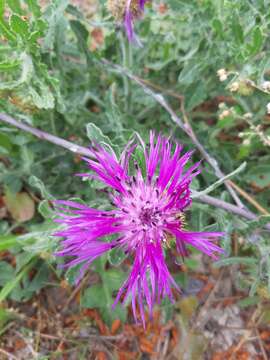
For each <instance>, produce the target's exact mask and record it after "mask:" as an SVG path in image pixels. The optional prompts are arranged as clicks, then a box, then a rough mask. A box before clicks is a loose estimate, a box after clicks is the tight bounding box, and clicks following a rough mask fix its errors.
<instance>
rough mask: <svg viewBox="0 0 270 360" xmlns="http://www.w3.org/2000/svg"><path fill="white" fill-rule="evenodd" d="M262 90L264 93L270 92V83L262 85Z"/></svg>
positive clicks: (265, 82)
mask: <svg viewBox="0 0 270 360" xmlns="http://www.w3.org/2000/svg"><path fill="white" fill-rule="evenodd" d="M262 89H263V90H264V91H270V81H264V82H263V83H262Z"/></svg>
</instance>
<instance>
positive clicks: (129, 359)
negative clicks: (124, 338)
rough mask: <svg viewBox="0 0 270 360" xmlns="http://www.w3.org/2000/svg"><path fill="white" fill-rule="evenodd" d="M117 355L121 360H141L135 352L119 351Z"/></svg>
mask: <svg viewBox="0 0 270 360" xmlns="http://www.w3.org/2000/svg"><path fill="white" fill-rule="evenodd" d="M117 354H118V359H119V360H134V359H138V358H139V354H138V353H135V352H129V351H118V353H117Z"/></svg>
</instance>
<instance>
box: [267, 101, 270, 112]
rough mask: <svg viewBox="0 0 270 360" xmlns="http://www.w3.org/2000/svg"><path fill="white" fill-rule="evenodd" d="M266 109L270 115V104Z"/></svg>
mask: <svg viewBox="0 0 270 360" xmlns="http://www.w3.org/2000/svg"><path fill="white" fill-rule="evenodd" d="M266 109H267V114H270V103H268V104H267V105H266Z"/></svg>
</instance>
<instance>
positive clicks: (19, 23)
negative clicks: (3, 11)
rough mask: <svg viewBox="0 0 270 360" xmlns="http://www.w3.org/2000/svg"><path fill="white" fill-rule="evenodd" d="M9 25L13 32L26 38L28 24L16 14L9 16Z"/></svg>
mask: <svg viewBox="0 0 270 360" xmlns="http://www.w3.org/2000/svg"><path fill="white" fill-rule="evenodd" d="M10 27H11V30H13V31H14V32H15V33H17V34H19V35H20V36H21V37H22V38H24V39H26V38H27V37H28V36H29V24H28V23H27V21H25V20H22V18H21V17H20V16H18V15H16V14H13V15H11V17H10Z"/></svg>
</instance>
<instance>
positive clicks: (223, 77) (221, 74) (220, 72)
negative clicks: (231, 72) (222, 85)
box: [217, 69, 228, 82]
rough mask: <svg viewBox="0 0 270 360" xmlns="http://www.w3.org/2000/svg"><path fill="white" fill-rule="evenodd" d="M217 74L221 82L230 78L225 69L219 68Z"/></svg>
mask: <svg viewBox="0 0 270 360" xmlns="http://www.w3.org/2000/svg"><path fill="white" fill-rule="evenodd" d="M217 76H218V77H219V80H220V81H221V82H223V81H226V80H227V79H228V73H227V71H226V70H225V69H219V70H218V71H217Z"/></svg>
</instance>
